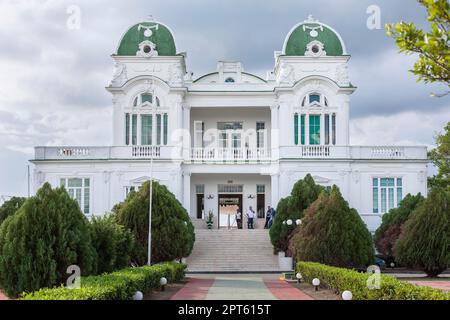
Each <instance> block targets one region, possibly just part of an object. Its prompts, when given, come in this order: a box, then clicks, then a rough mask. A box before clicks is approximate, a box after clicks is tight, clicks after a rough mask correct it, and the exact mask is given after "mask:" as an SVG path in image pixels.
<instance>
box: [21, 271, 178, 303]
mask: <svg viewBox="0 0 450 320" xmlns="http://www.w3.org/2000/svg"><path fill="white" fill-rule="evenodd" d="M185 269H186V265H184V264H179V263H164V264H157V265H153V266H145V267H139V268H128V269H123V270H120V271H116V272H112V273H106V274H103V275H99V276H89V277H83V278H82V279H81V288H79V289H68V288H65V287H64V286H61V287H55V288H43V289H40V290H39V291H35V292H32V293H23V294H22V298H21V299H22V300H129V299H131V298H132V296H133V295H134V294H135V293H136V291H141V292H143V293H146V292H150V291H151V290H154V289H158V288H159V287H160V284H159V281H160V279H161V277H165V278H167V281H168V283H170V282H176V281H179V280H182V279H183V278H184V273H185Z"/></svg>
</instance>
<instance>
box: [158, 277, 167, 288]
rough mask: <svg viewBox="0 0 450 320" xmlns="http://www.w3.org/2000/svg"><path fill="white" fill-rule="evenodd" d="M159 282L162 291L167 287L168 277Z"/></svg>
mask: <svg viewBox="0 0 450 320" xmlns="http://www.w3.org/2000/svg"><path fill="white" fill-rule="evenodd" d="M159 284H160V285H161V291H164V290H165V289H166V284H167V279H166V278H164V277H162V278H161V279H160V280H159Z"/></svg>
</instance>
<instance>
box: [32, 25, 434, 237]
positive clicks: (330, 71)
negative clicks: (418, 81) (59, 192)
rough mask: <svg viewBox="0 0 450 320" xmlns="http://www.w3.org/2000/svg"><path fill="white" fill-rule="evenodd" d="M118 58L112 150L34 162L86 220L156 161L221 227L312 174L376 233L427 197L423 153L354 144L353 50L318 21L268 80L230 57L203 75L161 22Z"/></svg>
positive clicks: (67, 150) (165, 179)
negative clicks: (189, 66)
mask: <svg viewBox="0 0 450 320" xmlns="http://www.w3.org/2000/svg"><path fill="white" fill-rule="evenodd" d="M280 46H281V41H280ZM268 57H269V52H268ZM112 58H113V59H114V62H115V66H116V67H115V72H114V76H113V80H112V81H111V83H110V84H109V86H108V87H107V90H108V91H109V92H110V93H111V95H112V102H113V103H112V108H113V119H112V132H111V133H112V140H113V145H112V146H98V147H88V146H61V147H36V150H35V158H34V160H32V162H33V163H34V164H35V172H34V187H35V189H37V188H39V187H40V186H41V185H42V184H43V183H44V182H46V181H48V182H50V183H51V184H52V185H54V186H58V185H61V184H62V185H65V186H66V188H67V189H68V191H69V193H70V194H71V195H72V196H73V197H74V198H76V199H77V200H78V202H79V203H80V207H81V209H82V210H83V211H84V213H85V214H89V215H90V214H104V213H105V212H108V211H110V210H111V208H112V207H113V206H114V205H115V204H116V203H118V202H120V201H123V200H124V199H125V197H126V195H127V193H129V192H130V191H131V190H133V189H134V190H136V189H137V188H139V187H140V185H141V184H142V183H143V182H144V181H147V180H149V177H150V175H151V174H152V173H151V172H150V169H151V166H150V163H151V159H152V158H153V159H154V161H153V177H154V179H155V180H158V181H159V182H160V183H162V184H164V185H166V186H167V187H168V189H169V190H170V191H172V192H173V193H174V194H175V195H176V197H177V198H178V199H179V200H180V201H181V202H182V204H183V205H184V206H185V208H186V209H187V210H188V211H189V213H190V215H191V217H192V219H193V220H194V222H195V221H196V219H204V218H205V215H207V214H208V213H209V212H210V211H211V212H213V213H214V215H215V216H216V218H217V217H221V218H220V219H219V218H217V220H216V221H218V222H219V221H220V223H218V225H219V226H225V225H226V223H227V222H226V221H227V219H226V218H225V217H226V215H227V214H228V213H229V212H234V211H235V209H236V208H237V207H241V208H242V209H243V210H246V209H247V208H248V207H249V206H253V208H254V209H255V210H256V211H257V213H258V216H259V217H260V218H262V217H264V211H265V209H266V208H267V206H268V205H271V206H276V205H277V203H278V201H279V199H280V198H282V197H285V196H287V195H288V194H289V193H290V192H291V189H292V186H293V185H294V183H295V182H296V181H298V180H299V179H302V178H303V177H304V176H305V175H306V174H308V173H311V175H312V176H313V177H314V179H315V181H316V182H317V183H319V184H321V185H324V186H332V185H333V184H336V185H337V186H338V187H339V188H340V189H341V191H342V194H343V196H344V197H345V198H346V199H347V200H348V202H349V203H350V205H351V206H352V207H354V208H356V209H357V210H358V212H359V213H360V214H361V216H362V218H363V220H364V221H365V222H366V223H367V225H368V227H369V229H370V230H371V231H374V230H375V229H376V227H377V226H378V225H379V223H380V221H381V216H382V215H383V213H385V212H387V211H388V210H389V209H391V208H394V207H396V206H397V205H398V204H399V202H400V200H401V199H402V197H404V195H406V194H407V193H411V194H416V193H419V192H421V193H422V194H426V191H427V180H426V176H427V174H426V173H427V150H426V147H419V146H418V147H403V146H383V141H379V144H380V145H379V146H352V145H350V144H349V140H350V139H349V108H350V96H351V94H352V93H353V92H354V91H355V90H356V87H355V86H354V85H353V84H352V83H351V81H350V79H349V76H348V69H347V63H348V61H349V59H350V55H349V54H348V52H347V50H346V47H345V44H344V41H343V40H342V38H341V36H340V35H339V34H338V33H337V32H336V31H335V30H334V29H333V28H331V27H329V26H327V25H325V24H323V23H320V22H318V21H316V20H314V19H313V18H311V17H310V18H309V19H308V20H306V21H304V22H302V23H299V24H297V25H295V26H294V27H293V28H292V29H291V30H290V31H289V33H288V34H287V36H286V39H285V40H284V43H283V46H282V50H281V51H277V52H275V54H274V60H275V61H274V69H273V70H272V71H270V72H268V74H267V76H266V77H265V78H261V77H259V76H257V75H254V74H251V73H248V72H245V71H244V68H243V66H242V64H241V63H240V62H225V61H221V62H219V63H218V65H217V70H216V71H215V72H211V73H209V74H206V75H203V76H201V77H199V78H196V79H194V78H193V77H192V73H190V72H187V71H186V54H185V53H177V51H176V46H175V40H174V33H173V32H172V31H171V30H170V29H169V28H168V27H167V26H166V25H164V24H162V23H159V22H153V21H147V22H143V23H138V24H136V25H134V26H132V27H131V28H130V29H129V30H128V31H127V32H126V33H125V34H124V35H123V37H122V39H121V40H120V42H119V45H118V48H117V51H116V52H115V53H114V54H113V56H112ZM374 90H376V88H374ZM380 94H381V93H380ZM104 120H105V121H108V119H106V118H105V119H104ZM86 142H87V143H89V141H86ZM196 223H197V225H201V224H200V223H199V221H196ZM216 226H217V225H216ZM259 226H261V224H259Z"/></svg>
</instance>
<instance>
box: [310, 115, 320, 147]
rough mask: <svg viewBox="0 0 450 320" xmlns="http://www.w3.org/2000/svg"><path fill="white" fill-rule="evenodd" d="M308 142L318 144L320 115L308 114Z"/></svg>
mask: <svg viewBox="0 0 450 320" xmlns="http://www.w3.org/2000/svg"><path fill="white" fill-rule="evenodd" d="M309 144H310V145H320V116H319V115H310V116H309Z"/></svg>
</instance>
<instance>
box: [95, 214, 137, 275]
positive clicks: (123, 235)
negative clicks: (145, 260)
mask: <svg viewBox="0 0 450 320" xmlns="http://www.w3.org/2000/svg"><path fill="white" fill-rule="evenodd" d="M91 231H92V245H93V246H94V248H95V251H96V252H97V273H98V274H101V273H104V272H112V271H115V270H118V269H122V268H125V267H127V266H129V265H130V262H131V254H132V252H133V249H134V245H135V242H134V236H133V234H132V233H131V232H130V231H129V230H126V229H125V228H124V227H123V226H122V225H119V224H118V223H117V222H116V219H115V217H114V215H106V216H104V217H96V218H93V220H92V223H91Z"/></svg>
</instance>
